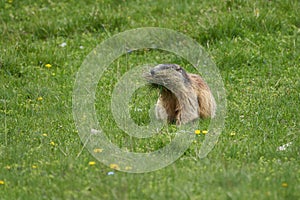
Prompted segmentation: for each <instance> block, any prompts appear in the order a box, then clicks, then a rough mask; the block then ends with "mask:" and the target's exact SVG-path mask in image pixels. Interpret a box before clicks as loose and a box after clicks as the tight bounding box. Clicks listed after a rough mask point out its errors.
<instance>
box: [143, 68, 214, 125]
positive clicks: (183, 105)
mask: <svg viewBox="0 0 300 200" xmlns="http://www.w3.org/2000/svg"><path fill="white" fill-rule="evenodd" d="M144 78H145V79H146V80H147V82H148V83H150V84H151V85H153V86H154V87H158V88H161V90H160V96H159V98H158V101H157V103H156V107H155V114H156V118H157V119H159V120H164V121H167V122H168V123H176V125H181V124H185V123H188V122H191V121H193V120H195V119H197V118H199V117H200V118H213V117H214V116H215V112H216V101H215V99H214V97H213V95H212V93H211V91H210V89H209V87H208V85H207V84H206V83H205V81H204V80H203V79H202V78H201V77H200V76H199V75H196V74H190V73H187V72H186V71H185V70H184V69H183V68H182V67H180V66H179V65H177V64H159V65H157V66H155V67H154V68H152V69H151V70H150V72H148V73H145V74H144Z"/></svg>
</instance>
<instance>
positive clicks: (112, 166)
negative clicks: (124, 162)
mask: <svg viewBox="0 0 300 200" xmlns="http://www.w3.org/2000/svg"><path fill="white" fill-rule="evenodd" d="M109 167H110V168H112V169H116V170H119V169H120V167H119V165H117V164H110V165H109Z"/></svg>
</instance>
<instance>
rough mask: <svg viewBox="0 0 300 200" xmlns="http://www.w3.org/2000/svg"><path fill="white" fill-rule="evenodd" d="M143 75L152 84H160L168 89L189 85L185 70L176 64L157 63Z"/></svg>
mask: <svg viewBox="0 0 300 200" xmlns="http://www.w3.org/2000/svg"><path fill="white" fill-rule="evenodd" d="M144 77H145V79H146V80H147V81H148V82H149V83H151V84H152V85H153V86H158V85H161V86H164V87H166V88H168V89H169V90H172V89H180V88H182V87H186V86H189V85H190V79H189V77H188V75H187V73H186V71H185V70H184V69H183V68H182V67H180V66H179V65H176V64H159V65H157V66H155V67H154V68H152V69H151V70H150V72H148V73H146V74H144Z"/></svg>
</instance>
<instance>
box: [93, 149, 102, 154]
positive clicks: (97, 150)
mask: <svg viewBox="0 0 300 200" xmlns="http://www.w3.org/2000/svg"><path fill="white" fill-rule="evenodd" d="M102 151H103V149H94V153H101V152H102Z"/></svg>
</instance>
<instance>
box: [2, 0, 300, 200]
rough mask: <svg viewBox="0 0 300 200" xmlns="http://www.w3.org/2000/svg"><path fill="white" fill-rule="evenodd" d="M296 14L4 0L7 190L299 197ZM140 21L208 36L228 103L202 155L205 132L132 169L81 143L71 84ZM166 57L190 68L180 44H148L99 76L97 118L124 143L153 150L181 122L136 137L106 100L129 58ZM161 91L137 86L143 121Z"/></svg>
mask: <svg viewBox="0 0 300 200" xmlns="http://www.w3.org/2000/svg"><path fill="white" fill-rule="evenodd" d="M299 16H300V2H299V1H298V0H269V1H264V0H204V1H190V0H185V1H184V0H180V1H171V0H166V1H139V0H135V1H134V0H129V1H125V0H111V1H110V0H94V1H91V0H87V1H75V0H69V1H67V0H61V1H56V0H45V1H42V0H36V1H33V0H23V1H17V0H0V134H1V135H0V199H3V200H11V199H33V200H34V199H39V200H40V199H53V200H54V199H180V200H181V199H192V200H198V199H233V200H234V199H272V200H277V199H278V200H281V199H288V200H297V199H300V138H299V134H300V126H299V124H300V106H299V104H300V17H299ZM140 27H162V28H168V29H172V30H175V31H178V32H181V33H183V34H185V35H187V36H189V37H191V38H193V39H194V40H195V41H197V42H198V43H199V44H201V45H202V46H203V48H204V49H205V50H206V51H207V52H208V53H209V55H210V56H211V58H212V60H213V61H214V62H215V64H216V66H217V67H218V69H219V71H220V75H221V77H222V79H223V82H224V85H225V89H226V100H227V107H226V108H227V115H226V119H225V128H224V130H223V131H222V134H221V135H220V137H219V140H218V142H217V143H216V144H215V146H214V148H213V150H212V151H211V152H210V153H209V154H208V156H207V157H205V158H202V159H200V158H199V157H198V154H197V150H198V149H199V147H200V146H201V144H202V142H203V140H204V139H205V134H199V135H197V136H196V139H195V141H194V142H193V143H192V145H191V146H190V147H189V148H188V149H187V150H186V152H185V153H184V154H183V155H182V156H181V157H180V158H179V159H178V160H176V161H175V162H174V163H173V164H171V165H169V166H167V167H165V168H162V169H160V170H157V171H153V172H148V173H140V174H134V173H126V172H121V171H118V170H117V167H116V166H106V165H104V164H103V163H101V162H99V161H98V160H97V159H96V158H95V157H93V156H92V155H91V153H89V151H88V150H87V149H86V148H85V145H84V144H83V143H82V141H81V139H80V137H79V135H78V130H77V128H76V124H75V122H74V118H73V114H72V108H73V104H72V98H73V96H72V94H73V87H74V83H75V80H76V74H77V72H78V70H79V69H80V66H81V65H82V63H83V61H84V59H85V58H86V56H87V55H88V54H89V53H90V52H92V51H93V49H94V48H95V47H96V46H97V45H99V44H100V43H101V42H103V41H105V40H107V39H109V38H111V37H112V36H113V35H115V34H118V33H121V32H123V31H126V30H130V29H134V28H140ZM166 62H168V63H178V64H181V65H182V66H186V69H187V71H193V68H192V67H191V66H190V65H189V63H187V61H186V60H184V59H182V58H180V57H178V56H174V55H172V54H170V53H166V52H162V51H155V50H149V49H144V50H141V51H137V52H132V53H131V54H128V55H124V56H122V57H120V58H119V59H117V60H115V61H114V62H113V63H112V64H111V66H110V68H109V69H108V70H107V71H106V72H105V74H104V75H103V77H102V78H101V80H100V81H99V83H98V85H97V88H98V90H97V94H96V100H95V108H96V111H97V117H98V119H99V124H101V126H102V127H103V130H104V132H105V133H106V134H107V136H108V138H109V139H110V140H111V141H112V142H113V143H114V144H116V145H118V146H119V147H120V148H122V149H125V150H128V151H133V152H145V151H146V152H149V151H153V150H156V149H159V148H161V147H163V146H164V145H165V144H167V143H169V142H170V141H172V138H173V132H174V130H175V129H176V127H175V126H174V125H169V126H167V127H164V129H163V130H162V131H161V132H162V133H159V134H156V135H155V136H154V137H153V138H150V139H146V140H144V139H135V138H132V137H129V136H128V135H126V134H125V133H124V132H122V131H121V130H120V129H119V128H118V127H117V125H116V123H115V121H114V119H113V116H112V113H111V107H110V102H111V96H112V92H113V88H114V86H115V85H116V83H117V82H118V80H119V79H120V78H121V77H122V75H124V74H125V73H126V72H127V71H128V70H131V69H134V67H135V66H138V65H142V64H145V63H153V64H158V63H166ZM157 92H158V91H156V90H153V89H151V88H148V87H143V88H141V89H139V90H137V91H136V93H135V94H134V95H133V97H132V101H131V108H130V113H131V116H132V118H133V119H134V121H135V122H136V123H137V124H140V125H143V124H147V123H149V120H150V119H149V116H148V114H149V113H148V110H149V108H150V107H151V105H153V104H154V103H155V101H156V99H157V96H158V93H157ZM208 124H209V121H204V122H203V126H201V127H200V128H201V130H206V128H207V126H208ZM200 128H199V129H200ZM98 151H99V153H101V149H99V150H98ZM133 167H134V166H133Z"/></svg>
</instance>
